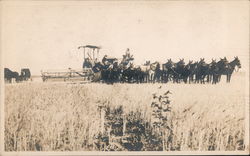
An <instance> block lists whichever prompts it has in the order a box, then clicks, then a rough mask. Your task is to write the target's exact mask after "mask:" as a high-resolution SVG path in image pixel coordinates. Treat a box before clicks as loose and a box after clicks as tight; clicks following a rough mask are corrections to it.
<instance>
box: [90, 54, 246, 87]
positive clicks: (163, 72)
mask: <svg viewBox="0 0 250 156" xmlns="http://www.w3.org/2000/svg"><path fill="white" fill-rule="evenodd" d="M133 60H134V59H133V57H125V56H124V58H123V59H122V61H120V62H119V61H118V59H111V61H110V60H108V59H107V60H105V58H104V59H103V60H102V62H96V63H95V64H94V65H93V66H92V69H93V71H94V72H95V73H96V75H98V76H99V79H96V80H101V81H103V82H106V83H116V82H119V83H124V82H128V83H155V82H159V83H167V82H173V83H181V82H184V83H212V84H216V83H218V82H220V80H221V76H222V75H226V81H227V82H230V80H231V76H232V74H233V72H234V71H235V70H236V67H237V69H238V70H239V68H241V63H240V60H239V58H238V57H234V59H233V60H232V61H230V62H229V61H228V60H227V58H226V57H224V58H220V60H219V61H216V60H215V59H212V61H211V62H210V63H206V62H205V59H204V58H201V59H200V60H199V61H189V62H188V63H185V61H184V59H180V60H179V61H178V62H176V63H175V62H173V61H172V60H171V59H168V60H167V61H166V63H163V64H161V63H159V62H157V61H156V62H153V63H150V61H146V63H145V64H143V65H134V63H133Z"/></svg>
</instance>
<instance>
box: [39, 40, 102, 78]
mask: <svg viewBox="0 0 250 156" xmlns="http://www.w3.org/2000/svg"><path fill="white" fill-rule="evenodd" d="M78 49H83V55H84V60H83V65H82V69H71V68H68V69H65V70H46V71H41V75H42V80H43V81H48V80H52V81H53V80H55V81H58V80H63V81H85V82H91V81H93V80H94V75H95V74H94V72H93V70H92V67H93V66H94V64H95V63H96V62H97V61H98V60H99V51H100V49H101V47H98V46H93V45H86V46H79V47H78Z"/></svg>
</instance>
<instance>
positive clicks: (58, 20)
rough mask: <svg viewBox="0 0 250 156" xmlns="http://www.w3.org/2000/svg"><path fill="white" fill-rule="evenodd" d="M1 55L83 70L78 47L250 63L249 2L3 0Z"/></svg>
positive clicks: (141, 58)
mask: <svg viewBox="0 0 250 156" xmlns="http://www.w3.org/2000/svg"><path fill="white" fill-rule="evenodd" d="M1 13H2V14H1V19H2V21H1V22H2V23H1V52H2V53H3V60H2V61H4V65H5V67H8V68H10V69H13V70H17V71H19V72H20V69H21V68H24V67H28V68H30V69H31V72H32V73H33V74H40V71H41V70H47V69H66V68H68V67H71V68H78V69H79V68H81V67H82V58H83V55H82V52H81V51H82V50H78V49H77V47H78V46H80V45H86V44H91V45H97V46H102V49H101V51H100V55H101V56H103V55H105V54H107V55H108V56H113V57H120V58H121V57H122V55H123V54H124V53H125V50H126V48H130V50H131V53H132V54H133V55H134V58H135V63H137V64H141V63H144V62H145V61H146V60H151V61H156V60H157V61H160V62H166V61H167V59H169V58H172V60H174V61H178V60H179V58H184V59H185V61H186V62H188V60H189V59H191V60H199V58H201V57H204V58H205V60H206V61H207V62H211V59H212V58H217V60H218V59H219V58H220V57H224V56H226V57H227V58H228V59H229V60H232V59H233V57H234V56H239V58H240V60H241V63H242V66H243V70H244V69H246V68H247V69H248V66H249V65H248V63H249V2H248V1H199V2H195V1H160V2H158V1H150V2H145V1H137V2H133V1H120V2H112V1H108V2H102V1H99V2H89V1H75V2H69V1H67V2H64V1H53V2H49V1H46V2H45V1H43V2H42V1H38V2H35V1H29V2H28V1H27V2H22V3H21V2H15V1H14V2H13V1H12V2H2V8H1Z"/></svg>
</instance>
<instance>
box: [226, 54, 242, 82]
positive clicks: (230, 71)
mask: <svg viewBox="0 0 250 156" xmlns="http://www.w3.org/2000/svg"><path fill="white" fill-rule="evenodd" d="M236 66H237V67H238V68H241V63H240V60H239V58H238V57H234V60H233V61H231V62H229V63H228V64H227V66H226V67H227V68H225V70H224V72H223V73H222V74H223V75H226V76H227V82H228V83H229V82H230V80H231V77H232V74H233V72H234V70H235V67H236Z"/></svg>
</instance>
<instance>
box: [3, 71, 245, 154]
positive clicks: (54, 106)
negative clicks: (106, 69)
mask: <svg viewBox="0 0 250 156" xmlns="http://www.w3.org/2000/svg"><path fill="white" fill-rule="evenodd" d="M237 74H238V75H237ZM237 74H236V75H234V76H233V78H232V82H231V83H230V84H227V83H225V81H223V82H221V83H219V84H217V85H212V84H205V85H204V84H172V83H167V84H157V83H156V84H114V85H107V84H100V83H90V84H77V83H76V84H72V83H61V82H58V83H56V82H47V83H40V82H29V83H21V84H6V85H5V138H4V139H5V150H6V151H40V150H41V151H92V150H95V149H94V148H93V144H94V139H93V138H94V136H95V135H96V134H97V133H98V131H100V128H101V125H100V123H101V117H100V113H99V110H98V106H99V105H109V106H110V107H113V108H116V107H119V106H122V107H123V110H124V113H125V114H129V112H131V111H135V110H136V111H137V112H140V113H141V118H143V119H144V120H145V121H150V120H151V118H152V108H151V107H150V105H151V103H152V100H153V98H152V97H153V94H154V93H157V94H161V93H163V92H165V91H166V90H169V91H171V93H172V94H170V95H169V98H170V101H171V107H172V109H171V114H170V119H171V125H172V127H171V129H172V132H173V134H172V135H171V139H169V140H168V142H169V143H170V144H171V147H173V149H172V150H178V151H208V150H214V151H235V150H245V149H247V148H248V146H247V145H246V140H245V139H244V138H245V133H246V132H245V128H246V127H245V104H246V100H247V99H246V98H247V96H248V95H246V92H245V91H246V88H245V87H247V86H246V79H245V77H244V74H242V73H237ZM160 86H161V88H159V87H160ZM149 150H150V149H149Z"/></svg>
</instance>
